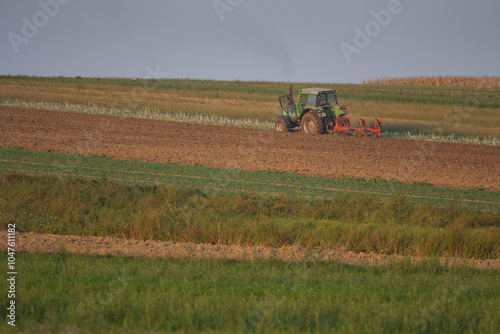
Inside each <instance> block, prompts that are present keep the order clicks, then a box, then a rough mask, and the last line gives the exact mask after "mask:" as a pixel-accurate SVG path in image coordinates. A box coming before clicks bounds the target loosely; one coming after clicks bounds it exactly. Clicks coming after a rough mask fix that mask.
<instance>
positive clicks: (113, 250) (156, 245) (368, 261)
mask: <svg viewBox="0 0 500 334" xmlns="http://www.w3.org/2000/svg"><path fill="white" fill-rule="evenodd" d="M0 238H1V239H2V240H6V239H7V232H5V231H2V232H0ZM6 247H7V246H6V243H1V244H0V252H6V251H7V250H6ZM16 251H17V252H26V253H57V252H66V253H69V254H80V255H113V256H126V257H144V258H174V259H182V258H190V259H207V258H210V259H215V258H219V259H229V260H237V261H241V260H253V259H269V258H274V259H278V260H281V261H303V260H313V261H337V262H340V263H345V264H348V265H362V266H382V265H387V264H391V263H395V262H398V261H401V260H403V259H404V258H403V257H402V256H398V255H382V254H374V253H370V254H366V253H353V252H345V251H342V250H314V251H306V250H303V249H300V248H297V247H283V248H270V247H248V246H240V245H230V246H227V245H212V244H194V243H182V242H163V241H139V240H131V239H124V238H111V237H105V238H103V237H80V236H73V235H54V234H35V233H20V232H18V233H17V243H16ZM423 259H424V258H419V257H412V258H411V261H412V263H413V264H416V263H418V262H419V261H421V260H423ZM439 261H440V263H441V265H443V266H451V265H456V264H460V265H466V266H472V267H474V268H477V269H495V270H498V269H500V260H474V259H457V258H441V259H439Z"/></svg>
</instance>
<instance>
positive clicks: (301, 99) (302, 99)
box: [299, 94, 308, 106]
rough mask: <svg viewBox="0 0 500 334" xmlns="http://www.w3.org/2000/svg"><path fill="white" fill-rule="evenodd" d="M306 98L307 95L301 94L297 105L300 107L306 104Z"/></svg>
mask: <svg viewBox="0 0 500 334" xmlns="http://www.w3.org/2000/svg"><path fill="white" fill-rule="evenodd" d="M307 97H308V95H307V94H301V95H300V98H299V104H300V105H302V106H303V105H304V104H306V103H307Z"/></svg>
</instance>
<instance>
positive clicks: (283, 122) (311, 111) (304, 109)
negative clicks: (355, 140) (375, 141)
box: [275, 86, 382, 137]
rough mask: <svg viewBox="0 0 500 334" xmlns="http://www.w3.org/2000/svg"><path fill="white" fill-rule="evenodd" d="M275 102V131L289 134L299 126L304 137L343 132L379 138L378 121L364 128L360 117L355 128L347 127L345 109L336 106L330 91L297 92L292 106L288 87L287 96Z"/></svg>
mask: <svg viewBox="0 0 500 334" xmlns="http://www.w3.org/2000/svg"><path fill="white" fill-rule="evenodd" d="M279 102H280V105H281V109H283V113H282V114H281V115H276V122H275V128H276V130H277V131H290V130H292V129H294V128H297V127H300V129H301V131H302V132H304V133H308V134H322V133H347V134H348V135H354V134H361V135H367V136H370V135H377V136H378V137H380V136H381V130H380V128H381V125H382V120H381V119H380V118H376V119H375V121H374V122H373V127H371V128H367V127H366V121H365V119H364V118H360V121H359V122H358V125H359V128H355V127H351V121H350V119H349V117H347V111H346V107H345V106H342V105H339V103H338V101H337V95H336V94H335V90H334V89H325V88H306V89H301V90H300V91H299V98H298V100H297V104H295V102H294V100H293V95H292V86H290V93H289V94H288V95H283V96H280V97H279Z"/></svg>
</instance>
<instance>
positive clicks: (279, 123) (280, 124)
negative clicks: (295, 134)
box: [274, 118, 290, 132]
mask: <svg viewBox="0 0 500 334" xmlns="http://www.w3.org/2000/svg"><path fill="white" fill-rule="evenodd" d="M274 128H275V129H276V131H279V132H285V131H289V130H290V129H289V127H287V126H286V123H285V121H284V120H283V119H282V118H278V119H276V122H275V123H274Z"/></svg>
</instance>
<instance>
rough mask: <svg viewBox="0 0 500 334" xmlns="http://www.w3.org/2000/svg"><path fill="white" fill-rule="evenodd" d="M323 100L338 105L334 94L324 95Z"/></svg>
mask: <svg viewBox="0 0 500 334" xmlns="http://www.w3.org/2000/svg"><path fill="white" fill-rule="evenodd" d="M322 98H323V100H325V101H326V102H327V103H329V104H338V103H337V97H336V96H335V94H334V93H328V94H322Z"/></svg>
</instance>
